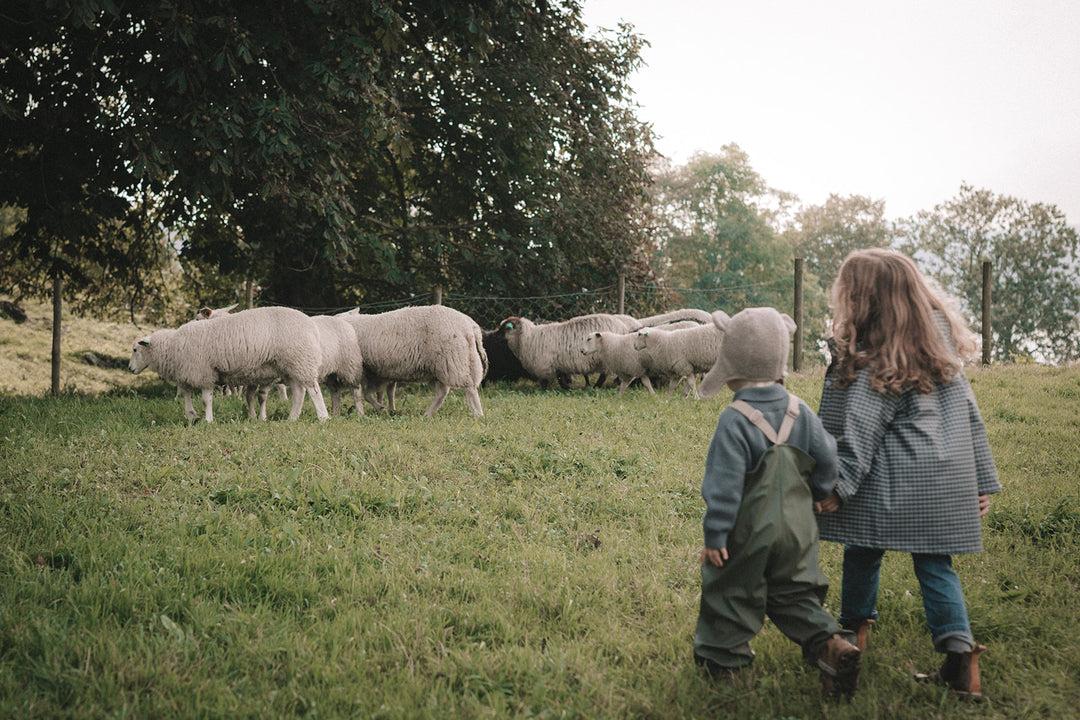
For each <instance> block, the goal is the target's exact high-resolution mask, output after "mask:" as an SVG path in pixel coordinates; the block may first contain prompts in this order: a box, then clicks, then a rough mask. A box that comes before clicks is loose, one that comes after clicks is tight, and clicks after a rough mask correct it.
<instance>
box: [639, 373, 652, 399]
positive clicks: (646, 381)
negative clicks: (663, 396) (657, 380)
mask: <svg viewBox="0 0 1080 720" xmlns="http://www.w3.org/2000/svg"><path fill="white" fill-rule="evenodd" d="M639 379H640V380H641V384H642V385H644V386H645V387H647V388H648V389H649V394H650V395H655V394H656V391H655V390H653V386H652V380H650V379H649V376H648V375H642V376H641V377H640V378H639Z"/></svg>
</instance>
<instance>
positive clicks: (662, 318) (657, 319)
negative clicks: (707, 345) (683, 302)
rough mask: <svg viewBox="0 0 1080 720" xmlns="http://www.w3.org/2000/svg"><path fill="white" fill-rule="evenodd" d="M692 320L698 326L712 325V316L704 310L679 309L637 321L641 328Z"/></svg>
mask: <svg viewBox="0 0 1080 720" xmlns="http://www.w3.org/2000/svg"><path fill="white" fill-rule="evenodd" d="M685 320H692V321H694V322H695V323H697V324H698V325H709V324H711V323H712V321H713V320H712V315H710V314H709V313H707V312H705V311H704V310H698V309H696V308H681V309H679V310H672V311H670V312H666V313H663V314H661V315H653V316H651V317H647V318H642V319H640V320H638V323H639V325H640V326H641V327H660V326H662V325H668V324H670V323H677V322H679V321H685ZM633 329H635V330H636V329H637V328H633Z"/></svg>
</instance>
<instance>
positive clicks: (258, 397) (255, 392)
mask: <svg viewBox="0 0 1080 720" xmlns="http://www.w3.org/2000/svg"><path fill="white" fill-rule="evenodd" d="M239 304H240V303H233V304H232V305H228V306H226V307H221V308H209V307H203V308H202V309H201V310H199V312H197V313H195V319H196V320H213V319H217V318H222V317H225V316H226V315H229V314H231V313H232V311H233V308H235V307H236V306H238V305H239ZM275 385H276V386H277V388H278V390H279V391H280V392H281V399H282V400H288V399H289V390H288V388H287V387H286V386H285V385H284V384H283V383H275ZM220 387H221V388H222V394H223V395H234V394H235V395H241V394H242V395H243V396H244V400H245V402H246V403H247V409H248V417H249V418H251V419H252V420H254V419H255V418H256V416H257V417H258V418H259V419H260V420H265V419H266V399H267V397H268V396H269V395H270V386H269V385H263V386H255V385H251V386H248V387H241V386H239V385H237V386H232V385H224V386H220ZM176 394H177V396H180V395H182V394H183V393H181V392H180V388H179V387H178V388H176ZM256 402H258V406H259V411H258V415H256V412H255V405H256Z"/></svg>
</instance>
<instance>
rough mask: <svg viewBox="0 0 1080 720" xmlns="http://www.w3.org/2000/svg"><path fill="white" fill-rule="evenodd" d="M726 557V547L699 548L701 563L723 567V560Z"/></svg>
mask: <svg viewBox="0 0 1080 720" xmlns="http://www.w3.org/2000/svg"><path fill="white" fill-rule="evenodd" d="M727 559H728V554H727V548H726V547H722V548H720V549H719V550H717V549H716V548H709V547H707V548H701V564H702V565H704V564H706V563H708V564H709V565H715V566H716V567H724V562H725V561H726V560H727Z"/></svg>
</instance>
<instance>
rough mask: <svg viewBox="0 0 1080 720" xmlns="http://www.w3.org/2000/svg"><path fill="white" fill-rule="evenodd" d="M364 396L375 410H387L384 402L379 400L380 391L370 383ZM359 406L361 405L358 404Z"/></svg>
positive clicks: (379, 411)
mask: <svg viewBox="0 0 1080 720" xmlns="http://www.w3.org/2000/svg"><path fill="white" fill-rule="evenodd" d="M363 396H364V399H365V400H367V401H368V402H369V403H371V407H372V409H373V410H375V412H377V413H381V412H385V411H386V408H385V407H384V406H383V404H382V403H381V402H379V396H378V393H377V392H376V391H375V389H373V388H372V387H371V386H370V385H368V386H366V387H365V388H364V391H363ZM357 407H359V405H357Z"/></svg>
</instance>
